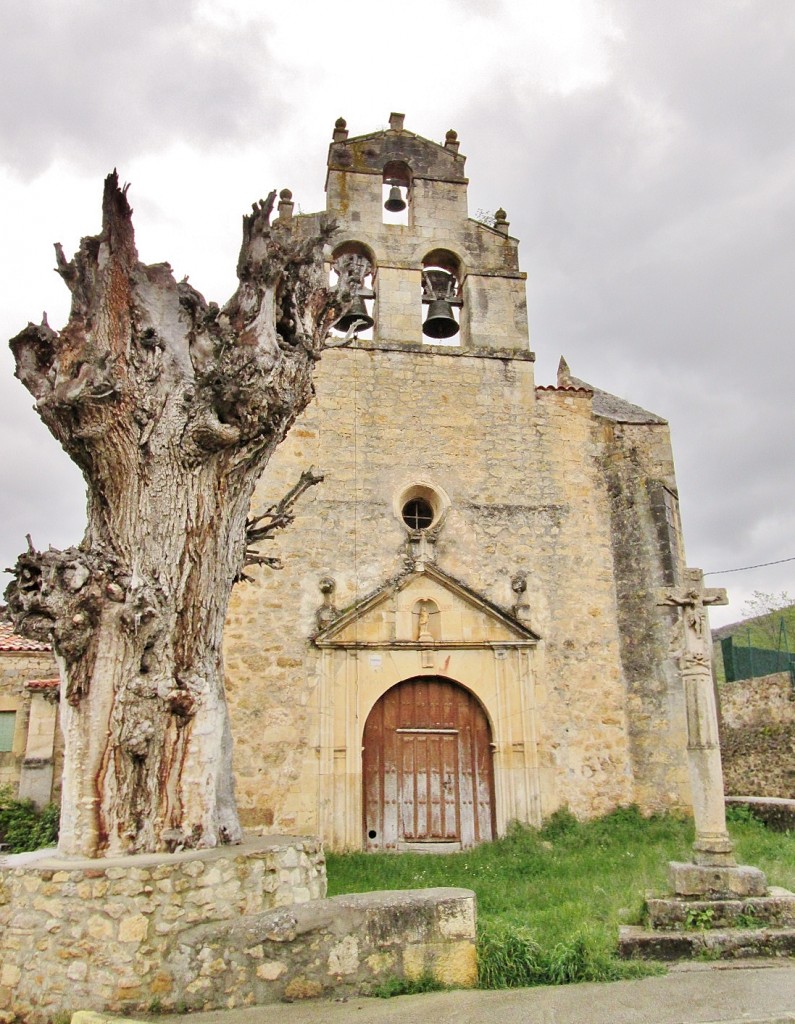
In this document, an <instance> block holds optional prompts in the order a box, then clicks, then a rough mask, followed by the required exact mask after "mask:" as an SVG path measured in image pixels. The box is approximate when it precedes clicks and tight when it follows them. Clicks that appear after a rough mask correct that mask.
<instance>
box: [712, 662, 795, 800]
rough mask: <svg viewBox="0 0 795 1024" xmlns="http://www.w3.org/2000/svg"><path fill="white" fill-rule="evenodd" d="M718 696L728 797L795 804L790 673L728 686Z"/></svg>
mask: <svg viewBox="0 0 795 1024" xmlns="http://www.w3.org/2000/svg"><path fill="white" fill-rule="evenodd" d="M718 693H719V698H720V709H721V730H720V733H721V755H722V758H723V779H724V787H725V789H726V792H727V793H730V794H732V795H736V796H757V797H765V796H767V797H780V798H782V799H789V800H792V799H795V691H793V688H792V682H791V680H790V676H789V673H788V672H780V673H776V674H775V675H770V676H762V677H761V678H758V679H743V680H740V681H738V682H734V683H723V684H722V685H721V686H720V687H719V690H718Z"/></svg>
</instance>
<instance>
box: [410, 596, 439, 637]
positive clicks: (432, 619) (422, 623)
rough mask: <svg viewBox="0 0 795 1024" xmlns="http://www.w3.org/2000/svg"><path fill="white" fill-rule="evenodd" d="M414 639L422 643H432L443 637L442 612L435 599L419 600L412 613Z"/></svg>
mask: <svg viewBox="0 0 795 1024" xmlns="http://www.w3.org/2000/svg"><path fill="white" fill-rule="evenodd" d="M411 617H412V621H413V625H414V639H415V640H418V641H419V642H420V643H421V644H432V643H434V641H436V640H440V639H441V632H442V631H441V617H442V616H441V613H440V611H439V607H438V605H437V604H436V602H435V601H430V600H423V601H417V603H416V604H415V605H414V608H413V610H412V613H411Z"/></svg>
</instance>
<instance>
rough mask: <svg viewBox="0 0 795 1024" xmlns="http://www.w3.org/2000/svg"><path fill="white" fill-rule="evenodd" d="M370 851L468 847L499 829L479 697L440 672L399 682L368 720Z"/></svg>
mask: <svg viewBox="0 0 795 1024" xmlns="http://www.w3.org/2000/svg"><path fill="white" fill-rule="evenodd" d="M362 760H363V764H362V771H363V780H364V801H363V809H364V845H365V849H367V850H407V849H409V850H410V849H419V850H429V849H431V848H433V847H434V846H438V847H439V848H440V849H449V850H454V849H464V848H466V847H470V846H474V845H475V844H476V843H482V842H485V841H486V840H488V839H492V838H493V836H494V772H493V767H492V748H491V730H490V728H489V723H488V719H487V718H486V715H485V712H484V711H483V708H482V707H481V705H480V703H479V701H478V700H477V698H476V697H474V696H473V694H471V693H470V692H469V691H468V690H465V689H464V688H463V687H462V686H458V685H457V684H456V683H453V682H450V681H449V680H447V679H440V678H439V677H438V676H420V677H417V678H414V679H407V680H406V681H404V682H402V683H398V685H397V686H393V687H392V689H391V690H388V691H387V692H386V693H385V694H384V695H383V697H381V699H380V700H379V701H378V702H377V703H376V705H375V706H374V707H373V709H372V711H371V712H370V715H369V716H368V719H367V723H366V725H365V727H364V752H363V755H362Z"/></svg>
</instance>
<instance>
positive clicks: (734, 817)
mask: <svg viewBox="0 0 795 1024" xmlns="http://www.w3.org/2000/svg"><path fill="white" fill-rule="evenodd" d="M756 821H758V818H756V817H755V816H754V813H753V811H752V810H751V808H750V807H749V806H748V804H727V805H726V822H727V824H732V825H747V824H748V823H749V822H756Z"/></svg>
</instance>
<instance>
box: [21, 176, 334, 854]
mask: <svg viewBox="0 0 795 1024" xmlns="http://www.w3.org/2000/svg"><path fill="white" fill-rule="evenodd" d="M273 199H274V197H273V195H271V196H270V197H269V199H268V201H267V202H266V203H259V204H256V205H255V206H254V208H253V212H252V213H251V214H250V215H248V216H247V217H245V218H244V223H243V244H242V248H241V253H240V259H239V262H238V277H239V282H240V283H239V287H238V289H237V291H236V293H235V295H234V296H233V297H232V299H231V300H230V301H229V302H228V303H227V305H226V306H224V307H223V309H219V307H218V306H217V305H215V304H214V303H210V304H208V303H206V302H205V300H204V299H203V298H202V296H201V295H200V294H199V293H198V292H197V291H195V290H194V289H193V288H192V287H191V286H190V285H189V284H188V283H187V281H183V282H180V283H179V284H178V283H176V282H175V281H174V278H173V276H172V273H171V268H170V267H169V266H168V264H157V265H153V266H145V265H143V264H142V263H140V262H139V261H138V259H137V252H136V249H135V242H134V235H133V228H132V210H131V209H130V206H129V204H128V202H127V198H126V188H125V189H121V188H119V184H118V179H117V176H116V174H115V172H114V173H113V174H112V175H109V176H108V178H107V179H106V182H105V191H104V198H103V219H102V232H101V234H100V235H98V236H96V237H88V238H84V239H83V240H82V241H81V244H80V249H79V252H78V253H77V254H76V255H75V257H74V258H73V259H72V260H71V261H70V262H67V261H66V260H65V258H64V256H63V253H62V251H61V249H60V247H56V251H57V256H58V271H59V273H60V274H61V277H62V278H63V279H64V281H65V282H66V284H67V285H68V287H69V289H70V291H71V293H72V308H71V313H70V317H69V322H68V324H67V326H66V327H65V328H64V330H63V331H62V332H61V333H60V334H58V333H56V332H54V331H53V330H51V329H50V327H49V326H48V324H47V323H46V319H45V321H44V322H43V323H42V324H41V325H40V326H34V325H33V324H29V325H28V327H27V328H26V329H25V330H24V331H22V332H21V333H20V334H19V335H17V337H16V338H14V339H13V340H12V341H11V348H12V350H13V352H14V356H15V358H16V365H17V371H16V372H17V376H18V377H19V378H20V380H21V381H22V382H23V384H24V385H25V386H26V387H27V388H28V390H29V391H30V392H31V394H32V395H33V396H34V397H35V399H36V408H37V411H38V412H39V415H40V416H41V418H42V419H43V420H44V422H45V423H46V424H47V426H48V427H49V429H50V430H51V432H52V433H53V434H54V435H55V437H57V438H58V440H59V441H60V442H61V444H62V445H63V447H64V448H65V450H66V451H67V453H68V454H69V455H70V457H71V458H72V459H73V460H74V461H75V462H76V463H77V464H78V465H79V466H80V468H81V470H82V472H83V474H84V476H85V479H86V482H87V485H88V528H87V531H86V535H85V537H84V539H83V541H82V543H81V544H80V546H79V547H78V548H71V549H69V550H66V551H54V550H49V551H46V552H37V551H35V550H34V549H33V548H32V546H31V548H30V550H29V551H28V552H27V553H26V554H24V555H21V556H20V559H19V561H18V563H17V567H16V578H15V580H14V581H13V582H12V583H11V585H10V586H9V588H8V591H7V598H8V601H9V608H10V610H11V613H12V616H13V618H14V621H15V624H16V628H17V629H18V630H19V631H20V632H22V633H25V634H27V635H29V636H35V637H37V638H44V639H49V638H51V639H52V641H53V644H54V649H55V652H56V656H57V658H58V661H59V664H60V667H61V675H62V705H61V706H62V715H63V728H64V734H65V740H66V754H65V770H64V783H63V800H62V822H61V840H60V848H61V851H62V852H63V853H65V854H68V855H82V856H90V857H95V856H105V855H111V854H115V853H123V852H136V851H155V850H169V849H176V848H179V847H183V846H184V847H190V846H215V845H216V844H219V843H229V842H236V841H237V840H239V837H240V827H239V824H238V820H237V812H236V808H235V800H234V792H233V780H232V768H231V738H230V729H229V719H228V713H227V708H226V702H225V697H224V688H223V667H222V658H221V639H222V631H223V624H224V617H225V614H226V608H227V602H228V598H229V594H230V591H231V588H232V585H233V583H234V582H235V580H236V579H239V578H240V575H241V573H242V570H243V567H244V564H245V563H246V559H247V555H249V556H251V554H252V553H251V552H250V551H247V537H246V523H247V513H248V508H249V501H250V498H251V494H252V491H253V489H254V486H255V484H256V481H257V479H258V477H259V475H260V474H261V472H262V469H263V467H264V466H265V464H266V463H267V461H268V459H269V457H270V455H271V453H272V452H273V450H274V448H275V447H276V445H277V444H278V443H279V442H280V441H281V440H282V439H283V437H284V435H285V433H286V432H287V430H288V429H289V427H290V425H291V424H292V422H293V421H294V419H295V418H296V416H297V415H298V413H299V412H300V411H301V410H302V409H303V408H304V407H305V406H306V404H307V402H308V401H309V399H310V397H311V394H312V367H313V364H314V362H315V360H316V359H317V358H318V357H319V354H320V350H321V348H322V347H323V344H324V340H325V338H326V335H327V332H328V328H329V326H330V325H331V323H332V322H333V321H334V320H335V319H336V318H337V317H338V316H339V315H340V312H341V311H342V310H343V309H344V308H345V305H346V304H347V300H348V295H347V293H346V292H345V289H344V288H340V289H339V290H338V291H337V292H336V293H333V294H332V293H330V292H329V291H328V289H327V288H326V278H325V275H324V271H323V262H322V245H323V242H324V240H325V238H326V237H328V235H329V234H330V233H331V231H332V230H333V225H330V224H327V225H325V226H324V227H323V228H322V229H321V231H320V233H319V234H318V233H317V231H316V230H315V232H310V231H309V230H302V222H301V221H300V220H298V221H291V220H289V221H288V220H285V221H282V220H281V219H279V220H276V221H275V222H274V223H273V224H271V223H270V213H271V208H272V205H273ZM260 525H261V524H260ZM261 532H262V531H261V530H260V533H261ZM253 557H254V558H255V559H256V556H253ZM263 560H264V561H268V560H267V559H263Z"/></svg>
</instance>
